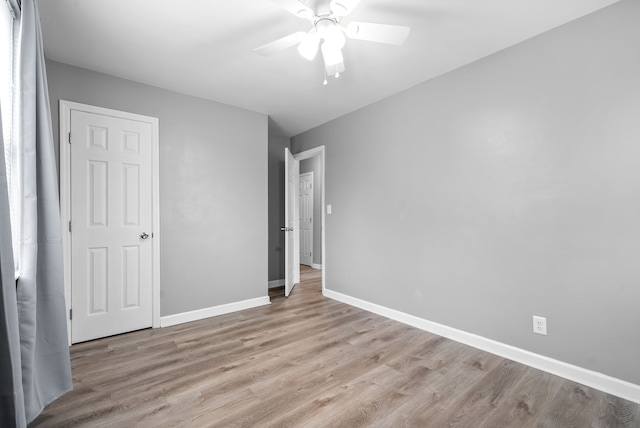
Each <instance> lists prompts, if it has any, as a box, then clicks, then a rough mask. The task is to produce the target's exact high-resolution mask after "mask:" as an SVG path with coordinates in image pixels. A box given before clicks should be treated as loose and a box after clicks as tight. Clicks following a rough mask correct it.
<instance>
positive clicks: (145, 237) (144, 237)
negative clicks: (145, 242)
mask: <svg viewBox="0 0 640 428" xmlns="http://www.w3.org/2000/svg"><path fill="white" fill-rule="evenodd" d="M148 237H149V235H147V233H146V232H142V235H140V238H142V239H147V238H148Z"/></svg>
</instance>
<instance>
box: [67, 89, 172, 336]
mask: <svg viewBox="0 0 640 428" xmlns="http://www.w3.org/2000/svg"><path fill="white" fill-rule="evenodd" d="M72 110H77V111H83V112H87V113H94V114H99V115H103V116H113V117H118V118H123V119H129V120H136V121H139V122H145V123H149V124H150V125H151V132H152V136H151V153H152V155H151V170H152V173H151V180H152V184H151V186H152V202H151V211H152V220H151V221H152V228H151V233H152V236H153V239H152V240H151V251H152V260H151V263H152V268H151V269H152V272H151V289H152V313H153V319H152V327H153V328H158V327H160V233H159V232H160V215H159V211H160V210H159V207H160V204H159V196H160V189H159V182H160V181H159V170H158V168H159V163H160V162H159V155H158V148H159V142H160V135H159V121H158V118H155V117H150V116H143V115H139V114H135V113H128V112H123V111H118V110H112V109H107V108H102V107H96V106H92V105H88V104H80V103H75V102H71V101H64V100H60V136H59V143H60V222H61V228H62V257H63V264H64V296H65V301H66V304H67V335H68V338H69V345H71V319H70V317H69V308H71V232H70V231H69V221H70V217H71V150H70V148H69V134H70V133H71V111H72Z"/></svg>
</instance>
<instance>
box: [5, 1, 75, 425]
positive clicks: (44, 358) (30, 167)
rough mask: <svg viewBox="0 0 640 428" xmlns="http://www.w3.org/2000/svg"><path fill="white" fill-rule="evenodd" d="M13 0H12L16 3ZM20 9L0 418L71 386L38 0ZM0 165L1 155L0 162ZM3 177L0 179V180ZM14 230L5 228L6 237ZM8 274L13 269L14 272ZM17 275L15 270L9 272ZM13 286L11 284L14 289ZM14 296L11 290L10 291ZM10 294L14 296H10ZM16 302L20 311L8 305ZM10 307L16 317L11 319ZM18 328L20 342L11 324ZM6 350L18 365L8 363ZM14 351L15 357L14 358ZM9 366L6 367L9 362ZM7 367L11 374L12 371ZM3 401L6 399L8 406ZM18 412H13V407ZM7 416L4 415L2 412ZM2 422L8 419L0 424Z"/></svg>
mask: <svg viewBox="0 0 640 428" xmlns="http://www.w3.org/2000/svg"><path fill="white" fill-rule="evenodd" d="M16 1H17V0H9V3H13V4H14V5H15V4H16ZM20 6H21V10H20V13H19V20H20V23H19V25H20V29H19V48H18V49H19V50H18V74H19V76H20V78H19V81H18V94H16V102H17V110H16V113H17V115H18V123H19V129H18V138H19V150H20V156H19V166H18V167H19V171H20V188H21V197H20V209H19V210H18V211H19V213H20V221H19V223H20V227H19V233H18V247H19V248H18V260H19V263H18V268H19V275H20V276H19V278H18V281H17V283H16V282H15V279H12V280H11V282H12V284H10V285H11V287H9V286H8V285H6V284H5V276H6V275H7V273H6V269H7V268H6V264H5V263H7V261H6V260H5V259H8V256H7V255H6V253H7V248H6V247H7V243H8V246H11V240H10V239H9V240H8V241H7V240H5V232H4V230H3V228H4V227H5V226H4V223H5V220H7V219H8V215H7V216H5V207H4V205H2V204H4V201H3V199H2V197H3V194H6V177H5V178H4V179H1V178H0V181H2V180H4V181H5V183H4V186H0V187H3V189H4V190H3V192H4V193H0V210H1V211H2V224H0V232H2V244H1V245H0V251H1V253H0V256H2V265H1V266H2V272H1V273H2V277H3V278H2V279H3V283H2V291H3V293H2V305H3V306H2V309H0V310H1V311H2V312H1V313H0V315H2V316H3V317H4V318H3V319H2V320H0V323H2V325H1V326H0V327H1V328H3V329H5V328H6V331H7V333H8V336H7V341H6V343H5V341H4V338H3V340H0V352H2V358H3V360H2V362H1V366H0V367H1V369H0V370H1V371H0V375H2V381H3V386H2V389H1V390H0V391H1V392H2V393H3V395H2V399H3V400H4V398H5V396H4V392H5V375H6V379H7V385H8V384H9V383H11V385H12V387H13V403H5V402H4V401H3V403H2V415H1V416H0V423H3V424H4V423H5V420H6V424H7V425H6V426H25V425H26V424H27V423H29V422H31V421H33V419H35V418H36V417H37V416H38V415H39V414H40V413H41V412H42V410H43V409H44V407H45V406H46V405H47V404H49V403H51V402H52V401H53V400H55V399H56V398H58V397H60V396H61V395H63V394H64V393H66V392H68V391H70V390H71V389H72V379H71V368H70V361H69V347H68V339H67V324H66V306H65V298H64V282H63V264H62V240H61V230H60V211H59V198H58V186H57V182H58V180H57V171H56V165H55V153H54V146H53V134H52V130H51V113H50V109H49V96H48V89H47V81H46V71H45V62H44V49H43V44H42V34H41V29H40V20H39V16H38V11H37V6H36V3H35V0H22V2H21V5H20ZM2 168H3V169H4V163H3V167H2ZM1 184H2V183H1V182H0V185H1ZM10 237H11V235H9V238H10ZM11 276H13V275H11ZM14 278H15V277H14ZM11 288H13V293H12V290H11ZM14 296H15V297H14ZM12 300H13V302H12ZM12 304H13V308H17V311H14V309H12V307H11V306H12ZM15 312H17V317H16V319H15V320H14V319H13V317H14V316H15ZM16 328H17V329H18V334H19V350H17V352H16V349H15V344H14V340H15V334H14V330H15V329H16ZM5 352H6V354H7V355H9V357H10V358H11V359H10V363H11V364H12V365H14V366H15V365H18V364H19V367H20V370H19V371H17V372H16V371H15V370H13V366H12V367H5V366H7V365H8V364H9V363H8V362H7V360H4V356H5ZM16 356H17V357H16ZM16 358H17V359H16ZM9 369H11V371H10V370H9ZM9 373H11V376H9ZM5 404H6V406H5ZM14 413H15V417H13V416H12V415H13V414H14ZM5 416H6V419H5ZM3 426H5V425H3Z"/></svg>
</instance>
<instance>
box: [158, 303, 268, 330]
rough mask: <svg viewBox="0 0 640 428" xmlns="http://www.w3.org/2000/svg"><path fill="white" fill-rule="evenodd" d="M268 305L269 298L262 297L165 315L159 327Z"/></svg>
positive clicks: (161, 318)
mask: <svg viewBox="0 0 640 428" xmlns="http://www.w3.org/2000/svg"><path fill="white" fill-rule="evenodd" d="M270 303H271V301H270V300H269V296H264V297H256V298H255V299H249V300H243V301H240V302H233V303H227V304H225V305H219V306H212V307H210V308H204V309H198V310H195V311H190V312H183V313H180V314H174V315H167V316H166V317H160V327H169V326H172V325H177V324H182V323H185V322H191V321H198V320H202V319H205V318H209V317H215V316H216V315H224V314H228V313H231V312H236V311H241V310H243V309H250V308H255V307H256V306H263V305H268V304H270Z"/></svg>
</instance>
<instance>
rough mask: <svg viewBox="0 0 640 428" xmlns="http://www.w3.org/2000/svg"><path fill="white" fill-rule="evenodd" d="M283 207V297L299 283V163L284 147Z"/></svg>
mask: <svg viewBox="0 0 640 428" xmlns="http://www.w3.org/2000/svg"><path fill="white" fill-rule="evenodd" d="M284 150H285V162H284V165H285V166H284V170H285V189H284V193H285V207H284V222H285V225H284V227H283V228H282V230H283V231H284V233H286V239H285V262H284V263H285V278H284V279H285V281H284V295H285V296H288V295H289V294H290V293H291V290H293V287H295V285H296V284H297V283H299V282H300V207H299V204H300V196H299V195H300V162H299V161H297V160H296V159H294V158H293V156H292V155H291V152H290V151H289V149H288V148H286V147H285V149H284Z"/></svg>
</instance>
